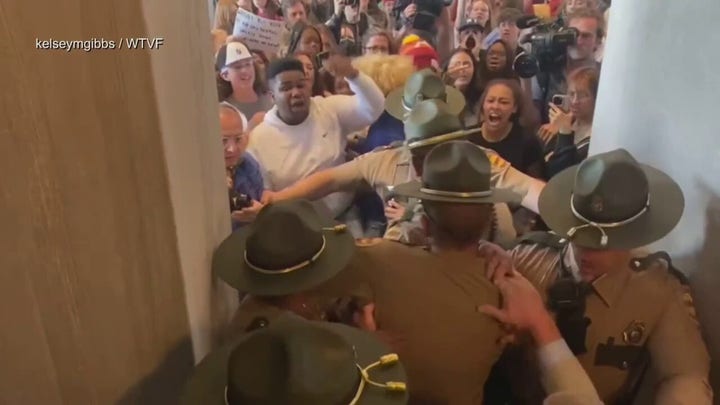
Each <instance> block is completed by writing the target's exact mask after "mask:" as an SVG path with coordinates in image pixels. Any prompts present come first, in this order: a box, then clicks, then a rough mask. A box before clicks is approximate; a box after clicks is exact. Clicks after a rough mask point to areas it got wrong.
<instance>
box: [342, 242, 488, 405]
mask: <svg viewBox="0 0 720 405" xmlns="http://www.w3.org/2000/svg"><path fill="white" fill-rule="evenodd" d="M352 266H354V267H357V268H359V271H362V272H364V273H365V274H366V275H367V278H368V280H369V282H370V290H371V291H372V292H371V294H372V296H371V299H372V300H373V301H374V302H375V319H376V322H377V326H378V329H379V330H381V331H384V332H386V333H388V334H389V336H391V338H393V339H395V340H396V341H397V342H398V345H397V347H396V348H394V349H395V350H397V352H398V355H399V356H400V360H401V361H402V362H403V365H404V366H405V368H406V370H407V372H408V390H409V392H410V395H411V399H413V400H418V401H420V402H418V403H423V404H452V405H474V404H481V403H482V397H483V385H484V382H485V380H486V379H487V376H488V375H489V373H490V369H491V368H492V366H493V364H494V363H495V361H496V360H497V359H498V358H499V356H500V353H501V351H502V348H501V347H500V346H499V345H498V344H497V341H498V338H499V337H500V328H499V325H498V323H497V322H495V321H494V320H492V319H491V318H490V317H488V316H486V315H484V314H481V313H479V312H478V310H477V307H478V306H480V305H483V304H491V305H498V304H499V302H500V296H499V293H498V291H497V289H496V288H495V287H494V286H493V285H492V284H491V283H490V282H489V281H488V280H487V279H486V278H485V276H484V273H485V262H484V261H483V260H482V259H479V258H475V257H470V258H468V256H466V255H461V254H450V255H445V254H444V255H442V256H439V255H436V254H433V253H430V252H428V251H426V250H424V249H421V248H413V247H408V246H405V245H402V244H399V243H395V242H390V241H385V240H383V241H381V242H379V243H378V244H376V245H373V246H368V247H359V248H358V251H357V253H356V257H355V260H354V261H353V264H352Z"/></svg>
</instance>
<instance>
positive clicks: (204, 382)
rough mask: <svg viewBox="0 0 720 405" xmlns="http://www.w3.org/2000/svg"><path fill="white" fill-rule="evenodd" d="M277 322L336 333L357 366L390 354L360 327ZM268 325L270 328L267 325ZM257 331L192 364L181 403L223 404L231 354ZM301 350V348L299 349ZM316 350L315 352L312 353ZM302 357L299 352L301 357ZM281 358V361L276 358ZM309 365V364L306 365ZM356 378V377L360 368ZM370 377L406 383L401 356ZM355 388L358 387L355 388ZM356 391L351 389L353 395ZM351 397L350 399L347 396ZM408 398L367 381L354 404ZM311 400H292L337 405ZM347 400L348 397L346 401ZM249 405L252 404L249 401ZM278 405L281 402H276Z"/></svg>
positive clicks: (397, 404)
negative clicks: (298, 324)
mask: <svg viewBox="0 0 720 405" xmlns="http://www.w3.org/2000/svg"><path fill="white" fill-rule="evenodd" d="M277 322H283V323H284V324H286V325H293V324H297V323H299V322H302V323H305V324H307V325H308V326H311V327H314V328H322V329H324V330H326V331H329V332H331V333H332V334H334V335H336V336H339V337H340V338H341V339H343V340H344V341H345V342H346V343H347V344H348V345H350V346H351V347H352V348H353V349H354V352H355V356H356V363H357V364H358V365H359V366H360V367H367V366H369V365H371V364H373V363H375V362H377V361H379V359H380V358H381V356H384V355H387V354H390V353H392V350H391V349H390V348H389V347H387V346H386V345H385V344H384V343H382V342H381V341H379V340H378V339H377V338H376V337H375V336H373V335H371V334H370V333H368V332H365V331H363V330H361V329H357V328H353V327H349V326H346V325H342V324H337V323H330V322H315V321H306V320H303V319H300V318H299V317H296V316H293V315H285V316H283V317H281V319H280V320H278V321H276V323H277ZM269 327H273V325H270V326H269ZM257 331H260V330H256V331H253V332H250V333H248V334H246V335H243V336H242V337H240V338H239V339H236V340H235V341H234V342H232V343H230V344H227V345H225V346H223V347H221V348H220V349H218V350H216V351H214V352H212V353H210V354H209V355H207V356H206V357H205V358H204V359H203V360H202V361H201V362H200V364H198V365H197V366H196V367H195V370H194V371H193V375H192V376H191V377H190V379H189V381H188V383H187V384H186V386H185V390H184V392H183V396H182V400H181V403H182V404H184V405H199V404H202V405H223V404H226V403H227V402H226V387H227V385H228V383H229V378H228V377H229V374H230V371H229V369H230V367H229V366H230V364H229V363H230V361H231V356H232V355H233V352H234V351H235V349H236V348H237V347H238V346H239V345H240V344H242V343H243V342H244V341H246V340H247V339H249V338H250V335H251V334H253V333H255V332H257ZM300 350H302V349H301V348H300ZM327 350H328V353H329V354H328V355H332V351H333V350H334V348H328V349H327ZM315 353H317V352H315ZM300 357H302V354H301V356H300ZM303 360H305V361H308V362H312V361H322V359H303ZM278 361H280V360H278ZM247 366H248V367H252V364H248V365H247ZM305 367H311V366H305ZM357 371H358V377H359V370H357ZM368 374H369V376H370V378H371V379H372V380H373V381H374V382H377V383H381V384H383V383H387V382H390V381H392V382H402V383H405V382H407V375H406V372H405V369H404V367H403V365H402V359H400V362H397V363H394V364H391V365H387V366H377V367H373V368H372V369H371V370H369V371H368ZM277 378H278V380H277V383H274V384H275V385H276V386H277V387H281V386H282V384H283V383H284V381H282V378H283V376H278V377H277ZM313 379H314V380H317V378H310V380H313ZM318 383H319V384H322V383H325V384H335V383H337V381H335V380H333V379H332V378H331V379H326V380H323V381H318ZM355 388H357V387H355ZM355 391H356V389H355V390H353V391H352V392H351V396H352V394H354V393H355ZM350 399H351V398H350ZM407 401H408V392H407V390H405V391H404V392H403V391H395V392H389V391H387V390H385V389H384V388H382V387H376V386H373V385H370V384H367V383H366V384H365V386H364V388H363V390H362V393H361V395H360V398H359V400H358V402H357V403H356V404H357V405H402V404H406V403H407ZM313 402H314V403H304V402H303V401H298V402H295V404H297V405H338V404H323V403H318V401H313ZM348 403H349V400H348ZM251 405H252V404H251ZM278 405H280V404H278Z"/></svg>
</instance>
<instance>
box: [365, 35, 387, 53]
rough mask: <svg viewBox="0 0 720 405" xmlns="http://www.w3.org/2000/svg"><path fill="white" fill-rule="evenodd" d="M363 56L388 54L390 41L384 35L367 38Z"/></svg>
mask: <svg viewBox="0 0 720 405" xmlns="http://www.w3.org/2000/svg"><path fill="white" fill-rule="evenodd" d="M364 51H365V54H381V55H387V54H389V53H390V41H389V40H388V37H386V36H385V35H373V36H372V37H370V38H368V40H367V43H366V44H365V50H364Z"/></svg>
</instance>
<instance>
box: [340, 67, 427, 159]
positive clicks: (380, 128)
mask: <svg viewBox="0 0 720 405" xmlns="http://www.w3.org/2000/svg"><path fill="white" fill-rule="evenodd" d="M353 65H354V66H355V67H356V68H357V69H358V70H359V71H361V72H363V73H365V74H366V75H368V76H370V78H371V79H373V81H374V82H375V84H377V86H378V87H379V88H380V90H382V92H383V94H384V95H385V96H387V95H388V93H390V92H391V91H392V90H395V89H397V88H398V87H401V86H403V85H404V84H405V82H406V81H407V80H408V78H410V75H412V74H413V73H414V72H415V66H414V65H413V61H412V58H410V57H408V56H400V55H365V56H361V57H359V58H356V59H355V60H354V61H353ZM403 140H405V131H404V130H403V123H402V121H400V120H398V119H397V118H395V117H393V116H392V115H390V114H388V112H387V111H383V113H382V115H381V116H380V118H378V119H377V121H375V123H374V124H372V125H371V126H370V128H369V129H368V134H367V138H366V139H365V140H364V142H362V143H360V144H358V145H357V146H356V147H355V151H356V152H358V153H361V154H362V153H366V152H370V151H372V150H373V149H375V148H378V147H380V146H386V145H389V144H391V143H393V142H396V141H403Z"/></svg>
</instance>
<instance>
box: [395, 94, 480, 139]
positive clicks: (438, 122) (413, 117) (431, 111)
mask: <svg viewBox="0 0 720 405" xmlns="http://www.w3.org/2000/svg"><path fill="white" fill-rule="evenodd" d="M404 129H405V143H406V144H407V146H408V148H410V149H416V148H420V147H425V146H432V145H436V144H438V143H442V142H445V141H451V140H456V139H460V138H465V137H467V136H468V135H470V134H471V133H472V131H466V130H464V129H463V124H462V122H461V121H460V118H459V117H458V115H457V114H455V113H454V112H453V111H452V110H451V109H450V108H449V107H448V105H447V104H446V103H444V102H443V101H440V100H425V101H422V102H420V103H418V104H417V105H416V106H415V108H413V110H412V112H411V113H410V115H408V116H407V117H406V119H405V123H404ZM476 131H479V129H477V130H476Z"/></svg>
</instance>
